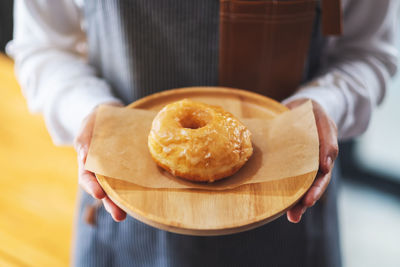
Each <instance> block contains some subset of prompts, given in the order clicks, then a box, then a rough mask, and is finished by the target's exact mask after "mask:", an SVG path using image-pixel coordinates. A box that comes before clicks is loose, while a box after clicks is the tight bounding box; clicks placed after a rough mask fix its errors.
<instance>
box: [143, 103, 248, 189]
mask: <svg viewBox="0 0 400 267" xmlns="http://www.w3.org/2000/svg"><path fill="white" fill-rule="evenodd" d="M148 147H149V150H150V154H151V156H152V158H153V159H154V161H155V162H156V163H157V164H158V165H159V166H160V167H162V168H164V169H165V170H167V171H168V172H170V173H171V174H173V175H175V176H179V177H181V178H185V179H187V180H191V181H198V182H213V181H216V180H219V179H222V178H224V177H227V176H230V175H232V174H234V173H235V172H237V171H238V170H239V169H240V168H241V167H242V166H243V165H244V164H245V163H246V161H247V160H248V159H249V158H250V156H251V155H252V153H253V147H252V144H251V133H250V131H249V130H248V129H247V128H246V126H244V125H243V124H242V123H241V122H240V121H239V120H238V119H236V118H235V117H234V116H233V115H232V114H231V113H229V112H227V111H225V110H223V109H222V108H221V107H218V106H211V105H207V104H204V103H200V102H195V101H192V100H189V99H184V100H181V101H178V102H174V103H171V104H168V105H166V106H165V107H164V108H163V109H161V111H160V112H159V113H158V114H157V115H156V117H155V118H154V120H153V123H152V128H151V130H150V134H149V137H148Z"/></svg>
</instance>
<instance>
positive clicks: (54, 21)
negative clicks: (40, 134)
mask: <svg viewBox="0 0 400 267" xmlns="http://www.w3.org/2000/svg"><path fill="white" fill-rule="evenodd" d="M80 21H81V15H80V10H79V8H78V7H77V6H76V4H75V3H74V2H73V1H72V0H57V1H54V0H16V1H15V6H14V39H13V40H12V41H11V42H10V43H9V44H8V46H7V53H8V54H9V55H10V56H11V57H13V58H14V60H15V72H16V76H17V79H18V81H19V83H20V85H21V88H22V91H23V94H24V95H25V97H26V99H27V102H28V106H29V109H30V110H31V111H32V112H40V113H43V115H44V118H45V122H46V126H47V128H48V130H49V133H50V135H51V137H52V139H53V141H54V143H55V144H58V145H67V144H71V143H72V141H73V139H74V137H75V136H76V134H77V133H78V131H79V128H80V124H81V122H82V120H83V119H84V118H85V117H86V116H87V115H88V114H89V113H90V112H91V111H92V110H93V108H94V107H96V106H97V105H99V104H101V103H105V102H118V101H119V100H118V99H117V98H116V97H114V96H113V94H112V90H111V88H110V86H109V85H108V84H107V83H106V82H105V81H104V80H102V79H100V78H98V77H97V76H96V72H95V70H94V68H92V67H91V66H89V64H88V63H87V62H86V59H85V56H84V54H85V53H84V49H82V47H84V46H85V44H86V41H85V34H84V32H83V30H82V28H81V22H80Z"/></svg>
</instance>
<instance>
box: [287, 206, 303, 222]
mask: <svg viewBox="0 0 400 267" xmlns="http://www.w3.org/2000/svg"><path fill="white" fill-rule="evenodd" d="M306 209H307V207H305V206H304V205H303V204H302V203H301V201H300V202H299V203H297V204H296V205H295V206H294V207H293V208H291V209H290V210H288V211H287V213H286V216H287V219H288V221H289V222H291V223H298V222H300V220H301V216H302V215H303V214H304V212H305V211H306Z"/></svg>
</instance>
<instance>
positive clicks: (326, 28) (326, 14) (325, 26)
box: [322, 0, 343, 36]
mask: <svg viewBox="0 0 400 267" xmlns="http://www.w3.org/2000/svg"><path fill="white" fill-rule="evenodd" d="M342 20H343V15H342V6H341V0H322V33H323V34H324V35H325V36H327V35H341V34H342V32H343V23H342Z"/></svg>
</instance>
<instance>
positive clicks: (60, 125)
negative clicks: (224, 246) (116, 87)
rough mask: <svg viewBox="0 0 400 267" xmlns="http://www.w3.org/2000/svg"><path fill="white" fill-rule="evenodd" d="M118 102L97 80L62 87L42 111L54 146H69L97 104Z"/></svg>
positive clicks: (119, 101) (107, 88) (102, 83)
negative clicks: (55, 97)
mask: <svg viewBox="0 0 400 267" xmlns="http://www.w3.org/2000/svg"><path fill="white" fill-rule="evenodd" d="M104 103H122V102H121V100H119V99H118V98H116V97H115V96H114V95H113V93H112V90H111V88H110V87H109V85H108V84H107V83H106V82H104V81H103V80H101V79H99V78H97V77H91V78H88V79H85V81H80V82H79V84H74V85H71V86H70V87H69V86H66V87H65V88H64V90H62V92H60V93H59V94H57V99H55V100H53V101H52V102H51V105H49V106H47V108H46V110H44V117H45V119H46V125H47V126H48V130H49V132H50V135H51V137H52V139H53V142H54V143H55V144H56V145H71V144H72V143H73V140H74V138H75V137H76V135H77V134H78V132H79V130H80V128H81V124H82V121H83V120H84V119H85V117H86V116H88V115H89V114H90V112H92V111H93V110H94V109H95V108H96V107H97V106H98V105H100V104H104Z"/></svg>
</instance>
